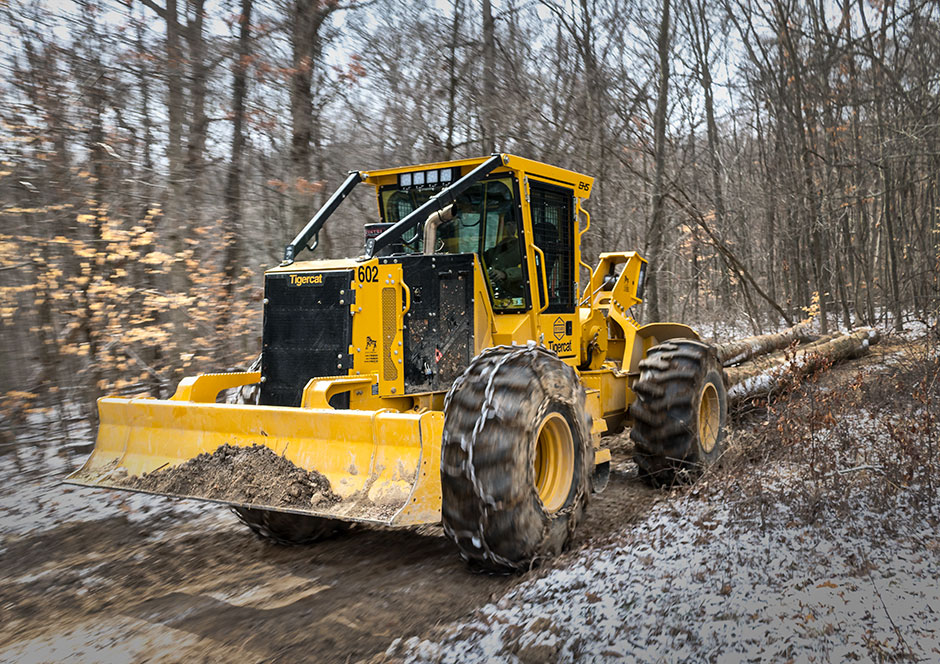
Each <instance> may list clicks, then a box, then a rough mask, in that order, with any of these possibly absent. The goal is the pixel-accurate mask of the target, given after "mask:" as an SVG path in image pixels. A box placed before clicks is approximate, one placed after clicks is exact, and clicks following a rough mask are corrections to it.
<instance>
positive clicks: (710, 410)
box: [698, 383, 721, 454]
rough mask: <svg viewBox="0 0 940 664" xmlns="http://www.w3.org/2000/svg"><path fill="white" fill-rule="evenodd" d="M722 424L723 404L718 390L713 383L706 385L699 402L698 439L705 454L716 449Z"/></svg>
mask: <svg viewBox="0 0 940 664" xmlns="http://www.w3.org/2000/svg"><path fill="white" fill-rule="evenodd" d="M720 422H721V404H720V402H719V401H718V390H717V389H715V386H714V385H712V384H711V383H705V387H703V388H702V394H701V395H700V397H699V400H698V439H699V442H701V444H702V450H704V451H705V454H709V453H710V452H711V451H712V450H713V449H715V444H716V443H717V442H718V428H719V426H720Z"/></svg>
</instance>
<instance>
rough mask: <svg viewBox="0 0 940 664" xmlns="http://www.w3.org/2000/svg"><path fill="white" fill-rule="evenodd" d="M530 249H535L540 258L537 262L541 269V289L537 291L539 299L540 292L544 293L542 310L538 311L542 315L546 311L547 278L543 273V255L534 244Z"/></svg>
mask: <svg viewBox="0 0 940 664" xmlns="http://www.w3.org/2000/svg"><path fill="white" fill-rule="evenodd" d="M532 248H533V249H535V250H536V251H537V252H538V254H539V256H540V257H541V258H542V260H540V261H539V267H540V268H542V288H541V289H540V290H539V297H542V291H543V290H544V291H545V297H544V298H543V299H542V308H541V309H539V313H542V312H543V311H545V310H546V309H548V277H547V276H546V273H545V253H544V252H543V251H542V250H541V249H539V247H538V245H536V244H533V245H532Z"/></svg>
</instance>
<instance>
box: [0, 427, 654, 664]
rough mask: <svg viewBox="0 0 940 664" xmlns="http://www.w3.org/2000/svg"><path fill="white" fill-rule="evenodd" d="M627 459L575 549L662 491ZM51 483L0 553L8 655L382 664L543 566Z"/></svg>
mask: <svg viewBox="0 0 940 664" xmlns="http://www.w3.org/2000/svg"><path fill="white" fill-rule="evenodd" d="M625 440H626V439H625V438H620V439H619V440H618V441H617V446H618V447H622V446H623V445H624V444H625ZM617 452H620V453H619V454H617ZM624 452H625V450H623V449H618V450H615V456H616V457H618V458H619V459H620V460H621V461H620V462H619V463H617V464H615V467H614V469H613V472H612V473H611V482H610V485H609V487H608V489H607V491H606V492H604V493H603V494H602V495H600V496H597V497H595V500H594V501H593V503H592V504H591V506H590V508H589V512H588V517H587V521H586V522H585V524H584V525H583V527H582V528H581V529H580V530H579V532H578V538H577V541H576V542H575V546H574V548H575V549H577V548H579V547H582V546H584V545H587V544H589V543H596V542H598V541H602V540H603V539H604V538H605V537H606V536H607V535H608V534H609V533H611V532H612V531H614V530H615V529H619V528H622V526H623V524H624V522H627V523H629V522H630V521H631V520H634V519H638V518H641V517H642V516H643V515H644V514H645V513H646V512H647V511H648V510H649V509H650V507H651V506H652V505H653V503H654V502H655V501H656V500H657V499H658V498H659V497H660V496H661V494H660V493H659V492H655V491H652V490H650V489H648V488H646V487H645V486H644V485H642V484H641V483H640V482H639V481H638V480H637V479H636V478H635V472H634V471H633V469H632V464H631V463H629V462H626V461H623V459H625V458H627V457H628V455H627V454H625V453H624ZM54 480H55V477H52V478H47V479H46V481H45V483H44V484H43V485H42V488H41V489H40V490H39V491H37V492H34V493H33V494H30V497H29V499H30V500H33V501H35V502H36V503H37V505H36V506H35V507H36V510H35V523H34V524H32V525H33V526H34V527H30V528H29V529H28V532H23V533H20V534H12V535H7V536H6V537H5V539H4V540H2V544H0V547H2V550H0V569H2V573H0V597H2V613H3V615H4V620H3V621H2V622H0V644H3V645H2V646H0V660H3V661H60V660H61V659H63V658H64V657H65V656H77V657H78V658H79V659H83V660H86V661H104V660H106V661H109V662H114V661H164V660H165V661H181V660H186V661H239V662H245V661H271V660H283V661H299V660H302V659H304V658H305V657H309V658H311V660H312V661H320V662H356V661H363V660H365V661H368V660H370V659H373V658H376V657H378V658H379V659H381V654H382V653H384V652H385V650H386V649H387V648H388V646H389V644H390V643H391V642H392V641H393V640H394V639H396V638H398V637H408V636H412V635H420V634H422V633H424V632H425V631H427V630H428V629H430V628H432V627H434V626H435V625H436V624H438V623H441V622H445V621H449V620H453V619H456V618H459V617H460V616H463V615H466V614H467V613H469V612H470V611H472V610H473V609H474V608H477V607H478V606H481V605H482V604H484V603H486V602H488V601H490V600H491V599H493V598H495V597H498V596H500V595H502V594H503V593H505V592H506V591H508V590H509V589H510V588H512V587H513V586H514V585H515V584H517V583H519V582H520V581H522V580H524V579H528V578H532V576H533V575H538V574H542V573H544V570H536V571H533V572H529V573H528V574H523V575H519V576H488V575H482V574H473V573H471V572H469V571H468V570H467V569H466V567H465V566H464V565H463V563H462V562H461V561H460V560H459V558H458V556H457V554H456V551H455V548H454V547H453V545H452V544H451V543H450V542H449V541H448V540H447V539H445V538H444V536H443V533H442V532H441V530H440V529H439V528H437V527H433V528H431V527H424V528H419V529H406V530H398V529H382V528H369V527H358V528H354V529H352V530H350V531H348V532H346V533H342V534H340V535H338V536H336V537H335V538H333V539H331V540H328V541H325V542H322V543H319V544H315V545H312V546H307V547H289V548H285V547H281V546H276V545H271V544H268V543H266V542H263V541H260V540H258V539H257V538H256V537H255V536H253V535H252V534H251V533H250V532H249V530H248V529H247V528H246V527H244V526H243V525H242V524H241V523H239V522H238V521H237V519H236V518H235V516H234V515H233V514H231V513H230V512H228V511H227V510H225V509H224V508H220V507H216V506H213V505H206V506H203V505H202V504H195V503H191V504H188V505H184V506H183V508H180V507H179V503H174V502H173V501H169V500H164V499H160V498H152V497H145V496H130V497H128V496H129V494H122V493H120V492H108V491H103V490H98V491H95V490H90V489H81V488H75V487H67V486H59V485H57V484H55V483H54ZM63 492H65V493H63ZM81 501H94V502H97V503H105V504H106V505H107V509H108V510H110V512H111V513H113V515H111V516H106V518H102V519H95V520H84V519H82V518H78V519H74V520H72V519H69V517H68V516H65V517H64V518H65V522H64V523H55V521H56V519H57V516H61V513H62V511H63V510H62V509H59V508H61V507H63V506H64V507H68V506H70V505H72V504H74V503H78V502H81ZM20 509H21V510H22V509H23V508H22V505H21V506H20ZM65 512H66V514H67V513H68V510H67V509H66V510H65ZM557 564H564V562H563V561H559V562H558V563H557Z"/></svg>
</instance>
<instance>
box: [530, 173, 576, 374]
mask: <svg viewBox="0 0 940 664" xmlns="http://www.w3.org/2000/svg"><path fill="white" fill-rule="evenodd" d="M528 185H529V214H530V218H531V223H532V245H533V251H534V254H535V256H534V263H535V264H534V267H535V275H534V276H535V279H532V281H533V282H534V283H535V284H536V288H534V289H533V290H534V291H535V293H536V294H537V295H536V297H535V298H534V301H535V302H537V303H538V304H537V307H538V325H539V328H540V332H541V334H544V335H545V336H544V339H545V345H546V346H547V347H548V348H550V349H551V350H553V351H555V352H556V353H558V356H559V357H560V358H561V359H563V360H564V361H565V362H566V363H568V364H572V365H577V364H578V361H579V357H580V338H579V334H580V325H578V319H577V293H576V290H575V289H576V286H575V275H576V272H575V247H574V244H575V243H574V220H573V213H574V190H573V189H568V188H566V187H562V186H556V185H551V184H548V183H545V182H540V181H536V180H533V179H532V178H529V183H528Z"/></svg>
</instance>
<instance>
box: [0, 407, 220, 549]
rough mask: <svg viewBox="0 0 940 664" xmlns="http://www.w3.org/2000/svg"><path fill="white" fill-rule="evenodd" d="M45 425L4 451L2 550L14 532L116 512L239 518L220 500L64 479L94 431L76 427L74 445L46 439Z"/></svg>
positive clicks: (155, 517) (0, 471)
mask: <svg viewBox="0 0 940 664" xmlns="http://www.w3.org/2000/svg"><path fill="white" fill-rule="evenodd" d="M40 425H41V423H38V424H37V423H34V426H33V427H32V428H30V429H27V430H25V432H24V433H23V434H22V435H21V436H19V437H18V439H17V442H16V445H15V446H13V448H12V450H11V451H9V452H7V454H5V455H4V456H3V457H0V552H2V551H3V548H4V547H3V545H4V542H5V541H6V540H7V538H10V537H18V536H22V535H27V534H31V535H34V534H36V533H38V532H41V531H43V530H48V529H51V528H55V527H57V526H60V525H63V524H66V523H77V522H88V521H99V520H103V519H110V518H114V517H125V518H128V519H130V520H132V521H143V520H148V521H153V522H156V521H162V522H164V523H166V524H167V525H169V524H172V523H173V522H174V520H175V519H177V518H179V517H183V516H185V517H188V518H193V517H197V516H198V517H200V518H206V519H217V520H219V521H223V520H224V521H231V522H233V523H234V518H231V516H230V513H229V512H228V510H227V508H225V507H222V506H219V505H213V504H208V503H201V502H198V501H190V500H174V499H170V498H162V497H160V496H151V495H147V494H140V493H131V492H127V491H110V490H105V489H91V488H87V487H78V486H72V485H67V484H63V480H64V479H65V478H66V476H67V475H68V474H69V473H71V472H72V471H74V470H77V469H78V467H79V466H80V465H81V464H82V463H83V462H84V460H85V458H86V456H87V453H88V452H90V449H91V446H90V444H89V440H90V434H89V432H88V431H85V430H80V431H72V432H71V434H72V435H71V440H73V441H75V442H73V443H72V445H73V447H72V448H69V447H65V446H63V445H61V444H56V443H51V442H46V441H45V440H44V437H43V436H42V435H41V433H42V431H43V429H42V428H41V426H40ZM74 450H83V451H84V452H79V453H76V452H75V451H74Z"/></svg>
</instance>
